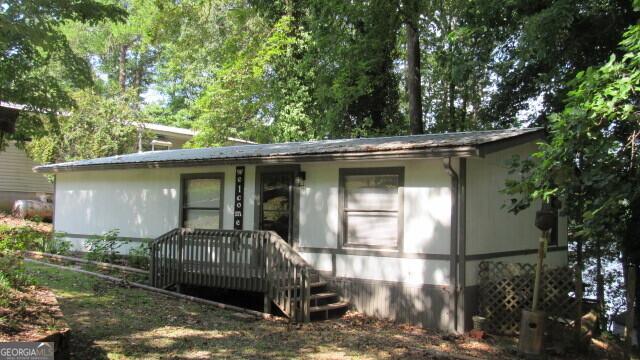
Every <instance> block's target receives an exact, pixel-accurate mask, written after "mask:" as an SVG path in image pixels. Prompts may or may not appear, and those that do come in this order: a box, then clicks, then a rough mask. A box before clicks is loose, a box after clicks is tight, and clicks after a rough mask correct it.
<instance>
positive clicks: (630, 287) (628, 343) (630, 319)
mask: <svg viewBox="0 0 640 360" xmlns="http://www.w3.org/2000/svg"><path fill="white" fill-rule="evenodd" d="M636 271H637V269H636V266H634V265H629V269H628V271H627V281H626V287H627V317H626V319H625V320H626V321H625V331H624V358H625V360H626V359H630V358H631V347H632V338H631V336H632V334H633V329H634V327H635V308H636V307H635V300H636Z"/></svg>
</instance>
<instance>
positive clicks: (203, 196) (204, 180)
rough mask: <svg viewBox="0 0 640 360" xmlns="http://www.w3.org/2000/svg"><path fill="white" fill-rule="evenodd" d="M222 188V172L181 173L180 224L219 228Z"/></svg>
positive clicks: (201, 227) (193, 227)
mask: <svg viewBox="0 0 640 360" xmlns="http://www.w3.org/2000/svg"><path fill="white" fill-rule="evenodd" d="M223 188H224V174H185V175H182V204H181V207H182V208H181V215H182V226H183V227H187V228H192V229H220V228H221V227H222V199H223V198H224V196H223Z"/></svg>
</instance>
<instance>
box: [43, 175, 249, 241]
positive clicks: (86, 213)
mask: <svg viewBox="0 0 640 360" xmlns="http://www.w3.org/2000/svg"><path fill="white" fill-rule="evenodd" d="M246 171H247V178H246V186H245V198H246V200H245V213H244V214H245V218H244V224H243V226H244V228H245V229H252V228H253V195H254V185H253V181H252V180H250V179H253V177H254V174H255V167H253V166H246ZM203 172H215V173H217V172H222V173H224V174H225V177H224V204H223V205H224V210H223V227H224V228H226V229H231V228H233V213H232V210H233V203H234V202H233V197H234V181H235V166H219V167H197V168H195V167H194V168H174V169H166V168H162V169H129V170H104V171H76V172H64V173H60V174H58V175H57V179H56V196H55V204H56V209H55V229H56V231H60V232H65V233H70V234H80V235H96V234H103V233H104V232H106V231H109V230H111V229H119V230H120V234H119V235H120V236H122V237H135V238H151V239H152V238H156V237H158V236H159V235H162V234H163V233H165V232H167V231H169V230H171V229H174V228H176V227H178V219H179V209H180V204H179V201H180V195H179V191H180V174H183V173H184V174H188V173H203ZM70 240H72V241H73V242H74V243H75V244H76V245H77V246H81V245H82V241H81V240H77V239H70Z"/></svg>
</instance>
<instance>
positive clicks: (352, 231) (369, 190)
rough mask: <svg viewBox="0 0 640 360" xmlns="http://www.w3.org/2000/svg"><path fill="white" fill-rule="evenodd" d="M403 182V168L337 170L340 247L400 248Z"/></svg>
mask: <svg viewBox="0 0 640 360" xmlns="http://www.w3.org/2000/svg"><path fill="white" fill-rule="evenodd" d="M403 182H404V169H403V168H357V169H340V215H341V231H340V233H341V239H342V241H341V243H342V246H343V247H367V248H379V249H399V248H400V247H401V237H402V223H403V218H402V207H403V198H402V197H403V191H402V188H403Z"/></svg>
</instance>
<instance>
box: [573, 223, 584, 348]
mask: <svg viewBox="0 0 640 360" xmlns="http://www.w3.org/2000/svg"><path fill="white" fill-rule="evenodd" d="M582 253H583V241H582V236H580V235H578V236H577V237H576V267H575V268H576V275H575V276H576V302H577V304H576V307H577V309H576V310H577V311H576V313H577V314H576V319H575V329H574V330H575V343H576V346H577V347H578V349H580V350H583V349H582V300H583V299H582V297H583V296H584V293H583V289H582V287H583V283H584V281H583V279H582V269H583V267H582V264H583V262H584V260H583V259H582Z"/></svg>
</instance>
